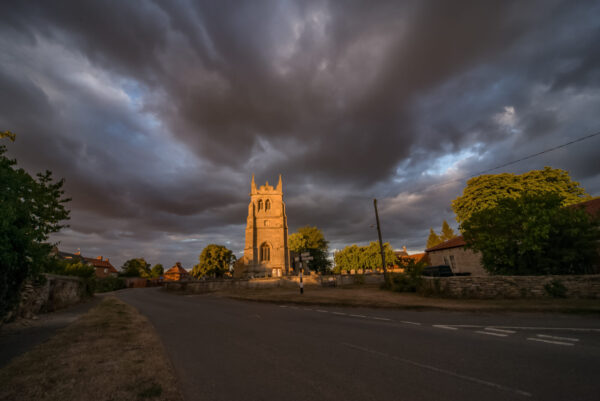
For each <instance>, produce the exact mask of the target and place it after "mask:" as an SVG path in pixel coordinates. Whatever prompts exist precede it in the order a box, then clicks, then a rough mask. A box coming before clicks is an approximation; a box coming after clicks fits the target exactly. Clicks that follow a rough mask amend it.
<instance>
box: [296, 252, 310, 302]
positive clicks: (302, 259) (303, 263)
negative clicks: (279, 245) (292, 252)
mask: <svg viewBox="0 0 600 401" xmlns="http://www.w3.org/2000/svg"><path fill="white" fill-rule="evenodd" d="M294 260H295V261H296V262H298V265H299V268H300V294H304V283H303V282H302V273H303V272H304V267H306V268H307V269H308V261H310V260H313V257H312V256H310V252H302V253H301V254H300V255H299V256H296V257H295V258H294Z"/></svg>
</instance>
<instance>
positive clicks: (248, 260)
mask: <svg viewBox="0 0 600 401" xmlns="http://www.w3.org/2000/svg"><path fill="white" fill-rule="evenodd" d="M240 265H241V264H240ZM240 265H238V266H239V267H240V268H241V269H239V270H241V271H239V272H238V273H237V274H236V276H254V277H263V276H268V275H273V276H281V275H286V274H288V272H289V267H290V252H289V250H288V226H287V216H286V214H285V203H283V187H282V183H281V175H279V182H278V184H277V187H276V188H273V187H272V186H271V185H269V182H268V181H267V183H266V184H265V185H262V186H261V187H259V188H257V187H256V184H255V183H254V175H252V183H251V184H250V204H249V205H248V219H247V221H246V245H245V247H244V258H243V266H240ZM236 270H237V269H236Z"/></svg>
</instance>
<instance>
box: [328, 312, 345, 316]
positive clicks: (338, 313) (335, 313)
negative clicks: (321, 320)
mask: <svg viewBox="0 0 600 401" xmlns="http://www.w3.org/2000/svg"><path fill="white" fill-rule="evenodd" d="M331 313H333V314H334V315H340V316H348V314H347V313H342V312H331Z"/></svg>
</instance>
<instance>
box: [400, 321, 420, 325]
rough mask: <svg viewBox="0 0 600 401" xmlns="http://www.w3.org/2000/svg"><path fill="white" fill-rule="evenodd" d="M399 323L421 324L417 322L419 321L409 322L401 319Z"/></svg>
mask: <svg viewBox="0 0 600 401" xmlns="http://www.w3.org/2000/svg"><path fill="white" fill-rule="evenodd" d="M400 323H404V324H413V325H415V326H420V325H421V323H419V322H409V321H408V320H401V321H400Z"/></svg>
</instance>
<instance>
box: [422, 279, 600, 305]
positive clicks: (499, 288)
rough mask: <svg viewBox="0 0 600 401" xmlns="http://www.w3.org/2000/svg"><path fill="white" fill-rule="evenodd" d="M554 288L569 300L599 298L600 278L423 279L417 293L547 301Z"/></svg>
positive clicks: (454, 296) (456, 296) (452, 296)
mask: <svg viewBox="0 0 600 401" xmlns="http://www.w3.org/2000/svg"><path fill="white" fill-rule="evenodd" d="M553 286H554V287H556V286H558V287H559V288H560V287H561V286H564V289H566V292H565V295H566V297H568V298H596V299H598V298H600V274H594V275H578V276H487V277H474V276H466V277H439V278H435V277H423V284H422V286H421V291H420V292H422V293H423V294H427V295H439V296H443V297H449V298H479V299H492V298H549V297H552V287H553Z"/></svg>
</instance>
